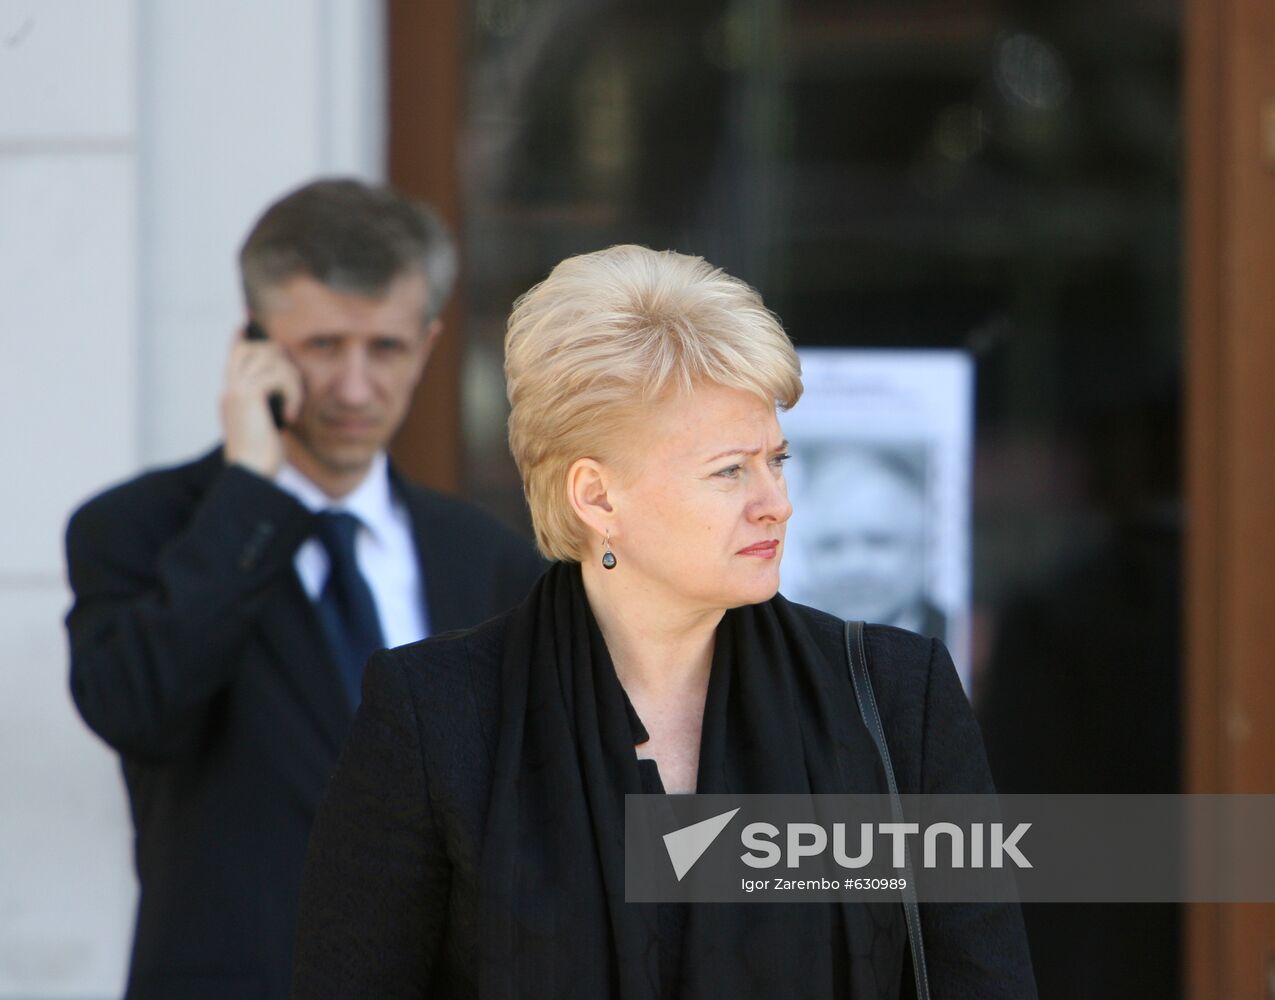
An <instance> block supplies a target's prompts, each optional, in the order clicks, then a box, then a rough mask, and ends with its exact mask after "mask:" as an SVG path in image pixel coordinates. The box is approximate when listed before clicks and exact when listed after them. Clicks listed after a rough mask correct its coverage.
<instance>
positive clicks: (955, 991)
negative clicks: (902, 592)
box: [293, 608, 1036, 1000]
mask: <svg viewBox="0 0 1275 1000" xmlns="http://www.w3.org/2000/svg"><path fill="white" fill-rule="evenodd" d="M801 610H802V613H803V615H804V617H805V618H806V620H807V622H808V624H809V627H810V630H811V634H812V635H813V636H814V637H815V639H816V641H818V642H819V643H820V645H821V646H822V648H823V649H824V650H825V651H826V663H827V666H828V669H829V671H831V672H832V676H830V677H829V681H828V686H829V689H830V690H836V691H839V692H840V695H839V697H838V698H837V699H836V708H837V709H839V710H840V712H841V714H842V716H843V720H842V721H843V723H844V725H845V726H847V727H850V726H862V725H863V723H862V721H861V720H860V718H859V714H858V708H857V702H856V701H855V697H854V693H853V690H852V689H851V686H850V681H849V673H848V665H847V664H846V655H845V647H844V645H843V639H842V622H841V620H840V619H838V618H834V617H833V616H831V615H827V614H825V613H823V612H821V611H816V610H814V609H813V608H802V609H801ZM507 617H508V616H501V617H500V618H497V619H495V620H493V621H491V622H488V623H486V624H484V625H482V626H479V627H478V628H475V629H471V630H468V631H464V632H460V633H456V634H453V635H450V636H438V637H437V638H433V639H429V640H426V641H425V642H421V643H414V644H412V645H409V646H402V647H399V648H398V649H394V650H389V651H387V652H383V653H379V654H377V655H376V656H374V657H373V658H372V660H371V662H370V663H369V665H368V669H367V672H366V673H365V675H364V685H363V688H364V693H363V705H362V707H361V708H360V710H359V714H358V717H357V719H356V720H355V724H354V727H353V729H352V730H351V733H350V738H349V740H348V742H347V743H346V747H345V749H344V750H343V751H342V756H341V760H340V762H339V764H338V766H337V771H336V774H335V775H334V777H333V780H332V783H331V785H330V786H329V788H328V793H327V796H326V797H325V799H324V802H323V804H322V806H320V809H319V814H318V817H317V819H316V821H315V826H314V832H313V835H312V839H311V844H310V857H309V860H308V862H307V868H306V879H305V885H304V888H303V891H302V902H301V918H300V926H299V929H298V938H297V956H296V957H297V969H296V977H295V979H294V982H293V997H294V1000H329V998H330V1000H339V998H349V997H378V998H380V1000H393V998H404V1000H406V998H421V997H427V996H428V997H438V998H452V1000H455V998H471V997H474V996H475V995H476V985H475V984H476V976H477V958H476V956H477V954H478V933H479V929H478V926H477V906H478V899H479V874H480V873H479V870H478V864H479V858H480V855H481V849H482V842H483V830H484V824H485V820H486V812H487V801H488V798H489V795H490V789H491V781H492V761H493V759H494V755H495V748H496V736H497V734H496V727H497V725H498V722H499V705H500V677H499V666H500V653H501V648H502V644H503V641H504V630H505V626H506V621H507ZM865 642H866V646H867V652H868V659H869V664H870V670H871V674H872V681H873V687H874V689H875V692H876V696H877V702H878V705H879V707H880V710H881V715H882V719H883V722H884V725H885V730H886V740H887V743H888V745H889V749H890V755H891V758H892V761H893V764H894V770H895V775H896V778H897V780H898V784H899V790H900V792H902V793H904V794H907V793H920V792H927V793H934V792H951V793H962V792H964V793H988V792H991V791H993V788H992V783H991V779H990V777H989V775H988V770H987V760H986V757H985V755H984V753H983V747H982V741H981V738H980V736H979V732H978V726H977V724H976V723H975V721H974V717H973V714H972V713H971V711H970V707H969V704H968V702H967V701H966V699H965V693H964V691H962V689H961V685H960V681H959V680H958V679H957V676H956V672H955V670H954V669H953V668H952V661H951V658H950V657H949V656H948V654H947V651H946V649H945V647H944V646H943V645H942V644H941V643H939V642H937V641H934V640H931V639H923V638H922V637H920V636H918V635H914V634H913V633H911V632H904V631H902V630H901V629H896V628H890V627H888V626H869V627H868V628H867V629H866V633H865ZM784 749H785V748H777V750H778V751H779V752H783V751H784ZM863 766H864V767H867V768H875V767H876V760H875V758H873V759H872V760H865V761H864V765H863ZM921 914H922V924H923V928H924V938H925V947H926V955H927V961H928V967H929V979H930V983H931V989H932V993H933V997H934V998H935V1000H998V998H1001V1000H1032V998H1034V997H1035V996H1036V989H1035V985H1034V983H1033V980H1032V974H1031V961H1030V959H1029V957H1028V953H1027V942H1026V938H1025V936H1024V933H1023V926H1022V919H1021V916H1020V914H1019V910H1018V907H1017V906H1015V905H993V904H972V905H971V904H937V905H936V904H930V905H924V906H922V907H921ZM900 985H901V993H900V995H901V996H911V995H912V993H913V987H912V983H911V973H910V971H906V970H905V978H904V982H903V983H902V984H900ZM535 990H536V984H534V983H529V984H527V993H528V995H529V996H530V995H535ZM793 995H794V996H800V995H801V992H800V984H799V982H794V992H793ZM599 1000H604V998H599Z"/></svg>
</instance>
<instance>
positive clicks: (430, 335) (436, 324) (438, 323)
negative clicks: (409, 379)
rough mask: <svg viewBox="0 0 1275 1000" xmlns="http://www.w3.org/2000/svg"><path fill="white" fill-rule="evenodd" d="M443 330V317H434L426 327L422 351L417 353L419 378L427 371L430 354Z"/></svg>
mask: <svg viewBox="0 0 1275 1000" xmlns="http://www.w3.org/2000/svg"><path fill="white" fill-rule="evenodd" d="M442 332H443V321H442V320H441V319H432V320H430V321H429V324H428V325H427V326H426V327H425V335H424V339H423V340H422V342H421V346H420V353H419V354H418V355H417V359H416V363H417V365H418V367H417V369H416V377H417V378H418V379H419V378H420V377H421V375H423V374H424V373H425V366H426V365H427V364H429V356H430V355H431V354H433V353H434V345H435V344H437V343H438V338H439V336H440V335H441V334H442Z"/></svg>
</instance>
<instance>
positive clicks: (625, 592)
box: [581, 565, 725, 699]
mask: <svg viewBox="0 0 1275 1000" xmlns="http://www.w3.org/2000/svg"><path fill="white" fill-rule="evenodd" d="M581 571H582V575H583V577H584V592H585V594H586V596H587V597H588V599H589V607H590V608H591V609H592V611H593V616H594V617H595V618H596V619H597V621H598V627H599V628H600V629H601V630H602V637H603V639H605V640H606V644H607V650H608V651H609V652H610V654H611V661H612V662H613V663H614V664H615V671H616V674H617V675H618V676H619V678H620V683H621V684H622V685H623V686H624V689H625V690H626V691H628V692H629V695H630V697H632V696H634V695H635V694H637V693H639V692H640V693H642V694H644V695H646V696H647V697H650V698H655V699H662V698H665V697H672V698H681V697H685V696H687V695H691V694H695V693H698V692H702V691H704V690H705V689H707V687H708V673H709V668H710V667H711V665H712V662H713V636H714V634H715V632H716V631H717V625H718V623H719V622H720V621H721V620H722V615H723V614H725V611H724V610H723V609H690V608H687V607H685V606H679V605H678V604H677V603H676V602H674V601H671V600H669V599H668V597H667V596H666V595H663V594H661V593H658V592H656V591H654V590H652V589H651V588H649V587H639V586H634V585H630V584H629V582H628V581H627V580H626V579H625V578H622V577H621V578H604V577H603V576H602V575H601V574H603V573H607V572H609V571H608V570H605V569H602V568H601V567H595V566H590V565H583V566H582V567H581Z"/></svg>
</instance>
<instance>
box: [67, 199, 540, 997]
mask: <svg viewBox="0 0 1275 1000" xmlns="http://www.w3.org/2000/svg"><path fill="white" fill-rule="evenodd" d="M240 269H241V273H242V279H243V286H244V294H245V298H246V302H247V308H248V313H249V319H250V322H249V323H248V324H247V325H246V326H245V328H244V329H243V330H241V331H237V332H236V335H235V337H234V340H233V342H232V344H231V346H230V349H229V354H228V360H227V365H226V372H225V378H224V384H223V391H222V397H221V427H222V433H223V440H222V443H221V444H220V445H219V446H218V447H217V448H216V449H214V450H213V451H211V452H209V453H208V454H206V455H204V456H203V457H201V458H198V459H196V460H194V461H191V462H189V463H186V464H184V465H180V466H177V467H174V468H168V469H162V470H159V471H153V472H149V473H146V474H144V475H142V476H140V477H138V478H136V479H133V480H132V481H130V482H127V483H125V484H123V485H121V486H117V487H115V488H113V489H110V490H108V491H106V492H105V493H103V494H101V495H99V496H97V497H95V498H94V499H92V500H90V501H89V502H88V503H86V504H85V505H84V506H83V507H82V508H81V509H80V510H79V511H77V512H76V513H75V514H74V515H73V516H72V518H71V521H70V524H69V526H68V529H67V539H66V545H67V564H68V572H69V577H70V582H71V587H72V590H73V591H74V604H73V606H72V608H71V611H70V613H69V614H68V616H67V628H68V631H69V634H70V650H71V691H72V694H73V696H74V699H75V703H76V705H77V706H78V708H79V711H80V714H81V715H82V716H83V718H84V720H85V722H87V723H88V725H89V726H90V727H91V728H92V729H93V730H94V732H96V733H97V734H98V735H99V736H100V737H101V738H102V739H104V740H105V741H106V742H107V743H109V744H110V745H111V746H112V747H113V748H114V749H115V750H116V751H118V753H119V755H120V760H121V764H122V767H123V772H124V777H125V782H126V784H127V787H128V793H129V798H130V802H131V806H132V816H133V822H134V826H135V830H136V847H135V857H136V865H137V874H138V879H139V882H140V889H141V893H140V900H139V905H138V915H137V924H136V928H135V933H134V942H133V953H132V959H131V965H130V972H129V986H128V997H129V998H130V1000H151V998H164V1000H182V998H192V1000H194V998H202V997H210V998H211V997H217V998H227V997H245V998H246V997H260V998H274V997H279V998H282V997H286V996H287V993H288V986H289V980H290V973H291V953H292V938H293V933H294V926H295V919H296V906H297V898H298V894H299V890H300V882H301V874H302V867H303V862H304V855H305V848H306V842H307V838H308V834H309V829H310V824H311V820H312V818H313V815H314V811H315V808H316V806H317V804H318V801H319V798H320V795H321V793H322V791H323V787H324V784H325V782H326V779H327V777H328V774H329V772H330V771H331V769H332V767H333V765H334V763H335V761H336V756H337V753H338V750H339V748H340V746H341V743H342V740H343V738H344V736H345V733H346V730H347V728H348V726H349V723H350V720H351V719H352V717H353V712H354V710H355V709H356V707H357V704H358V700H359V685H360V675H361V671H362V666H363V663H364V661H365V660H366V658H367V656H368V654H369V653H370V652H372V651H373V650H374V649H376V648H379V647H381V646H393V645H400V644H402V643H406V642H413V641H415V640H418V639H420V638H422V637H424V636H426V635H429V634H435V633H439V632H443V631H448V630H451V629H456V628H463V627H468V626H471V625H475V624H477V623H479V622H481V621H483V620H484V619H486V618H489V617H491V616H493V615H495V614H498V613H499V612H501V611H503V610H505V609H506V608H508V607H510V606H512V605H513V604H515V603H516V602H517V601H519V600H520V599H521V598H522V597H523V595H524V594H525V593H526V591H527V589H528V588H529V587H530V585H531V583H532V582H533V581H534V579H535V578H536V576H537V575H538V574H539V572H540V570H541V568H542V566H541V564H540V561H539V559H538V557H537V556H536V555H535V554H534V551H533V549H532V547H531V545H530V544H529V543H528V542H526V541H524V540H522V539H520V538H518V537H517V536H516V535H514V534H513V533H511V532H509V531H507V530H506V529H504V528H503V527H501V526H500V525H499V524H497V523H496V522H495V521H493V520H492V519H491V518H490V517H488V516H487V515H485V514H483V513H481V512H480V511H478V510H476V509H475V508H473V507H470V506H468V505H466V504H464V503H461V502H459V501H456V500H452V499H448V498H446V497H443V496H441V495H439V494H436V493H432V492H430V491H428V490H425V489H423V488H422V487H420V486H418V485H416V484H413V483H411V482H409V481H407V480H406V479H404V478H403V477H402V476H401V475H400V474H399V473H398V472H397V471H396V470H395V468H394V466H393V464H392V463H391V462H389V461H388V459H387V456H386V447H387V445H388V443H389V441H390V439H391V437H392V436H393V435H394V433H395V431H396V430H397V429H398V427H399V425H400V424H401V423H402V421H403V419H404V416H405V414H406V412H407V409H408V405H409V403H410V401H411V398H412V394H413V391H414V389H415V388H416V385H417V383H418V382H419V381H420V378H421V374H422V373H423V371H424V369H425V365H426V363H427V361H428V359H429V355H430V352H431V350H432V349H433V346H434V344H435V342H436V341H437V338H438V337H439V335H440V333H441V331H442V326H441V323H440V320H439V315H440V313H441V312H442V309H443V306H444V305H445V303H446V301H447V297H448V295H449V294H450V291H451V287H452V285H453V283H454V280H455V275H456V250H455V245H454V243H453V241H452V239H451V236H450V234H449V233H448V232H447V230H446V228H445V226H444V225H443V224H442V223H441V221H440V220H439V219H438V217H437V216H436V215H435V214H434V212H433V211H432V210H431V209H429V208H427V207H426V206H423V205H418V204H413V203H411V202H408V201H406V200H404V199H403V198H401V197H400V196H399V195H397V194H395V193H394V192H392V191H390V190H388V189H384V188H374V187H369V186H366V185H364V184H362V183H360V182H357V181H349V180H325V181H318V182H315V183H312V184H309V185H306V186H305V187H303V188H301V189H299V190H297V191H295V192H293V193H291V194H289V195H288V196H286V197H285V198H283V199H282V200H280V201H279V202H277V203H276V204H274V205H272V206H271V207H270V208H269V209H268V210H267V211H266V212H265V214H264V215H263V216H262V217H261V219H260V220H258V222H257V223H256V225H255V226H254V228H253V230H252V231H251V233H249V235H248V238H247V240H246V242H245V243H244V245H243V248H242V251H241V253H240ZM421 794H426V790H425V789H422V790H421Z"/></svg>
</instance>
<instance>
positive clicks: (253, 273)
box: [239, 178, 458, 323]
mask: <svg viewBox="0 0 1275 1000" xmlns="http://www.w3.org/2000/svg"><path fill="white" fill-rule="evenodd" d="M457 270H458V260H457V252H456V241H455V240H454V239H453V237H452V234H451V232H450V230H449V229H448V228H447V225H446V223H444V222H443V220H442V218H441V217H440V216H439V215H438V213H437V212H436V211H434V209H433V208H431V207H430V206H428V205H426V204H423V203H421V202H414V201H410V200H408V199H407V198H404V197H403V196H402V195H400V194H399V193H398V192H396V191H394V190H393V189H392V188H389V187H374V186H372V185H370V184H365V183H364V182H363V181H359V180H353V179H345V178H341V179H327V180H318V181H313V182H311V183H309V184H306V185H305V186H304V187H300V188H298V189H297V190H295V191H293V192H292V193H290V194H288V195H285V196H284V197H283V198H281V199H280V200H279V201H276V202H275V203H274V204H273V205H271V206H270V207H269V208H268V209H266V211H265V213H264V214H263V215H262V216H261V218H260V219H258V220H257V223H256V225H254V226H253V227H252V231H251V232H250V233H248V236H247V238H246V239H245V240H244V244H243V247H242V248H241V249H240V251H239V271H240V276H241V278H242V280H243V291H244V299H245V300H246V301H247V303H248V308H249V310H251V311H252V312H254V313H257V314H260V313H261V312H263V310H264V305H263V300H264V298H265V296H266V294H267V293H268V292H269V291H270V289H272V288H278V287H279V286H280V285H282V284H283V283H285V282H286V281H288V280H289V279H290V278H294V277H297V276H298V275H305V276H308V277H311V278H313V279H315V280H316V281H319V282H321V283H322V284H324V285H327V286H328V287H329V288H332V289H334V290H336V291H339V292H345V293H350V294H356V295H366V296H379V295H383V294H384V293H385V292H386V291H387V290H388V289H389V286H390V285H391V284H392V283H393V282H394V280H395V279H396V278H399V277H401V276H402V275H404V274H408V273H411V272H413V271H416V272H419V273H422V274H424V275H425V280H426V283H427V285H428V288H429V297H428V299H427V300H426V304H425V316H424V317H423V321H424V322H425V323H429V322H430V321H431V320H433V319H435V318H436V317H437V316H438V315H439V314H440V313H441V312H442V311H443V307H444V306H446V305H447V299H448V298H449V297H450V295H451V293H452V288H453V287H454V286H455V284H456V272H457Z"/></svg>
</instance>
